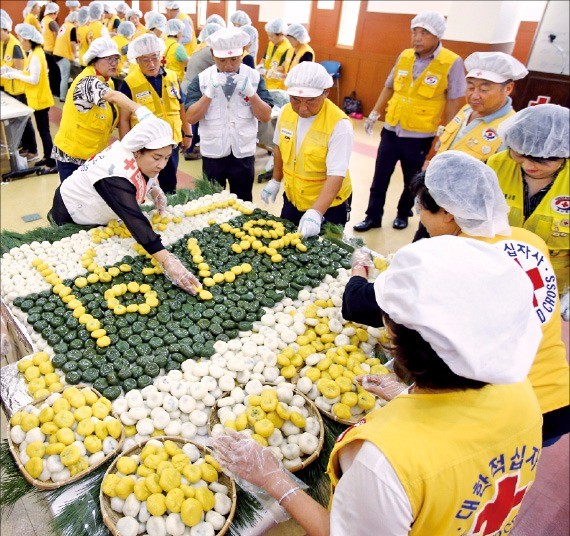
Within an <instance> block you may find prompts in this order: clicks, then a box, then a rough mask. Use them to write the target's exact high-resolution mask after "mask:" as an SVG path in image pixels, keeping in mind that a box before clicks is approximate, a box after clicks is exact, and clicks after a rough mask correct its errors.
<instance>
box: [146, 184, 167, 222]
mask: <svg viewBox="0 0 570 536" xmlns="http://www.w3.org/2000/svg"><path fill="white" fill-rule="evenodd" d="M149 194H150V197H151V198H152V202H153V203H154V208H156V210H158V213H159V214H160V215H161V216H163V215H164V212H165V210H166V206H167V205H168V202H167V201H166V194H165V193H164V192H163V191H162V188H161V187H160V186H158V184H157V185H156V186H154V187H153V188H152V189H151V190H150V192H149Z"/></svg>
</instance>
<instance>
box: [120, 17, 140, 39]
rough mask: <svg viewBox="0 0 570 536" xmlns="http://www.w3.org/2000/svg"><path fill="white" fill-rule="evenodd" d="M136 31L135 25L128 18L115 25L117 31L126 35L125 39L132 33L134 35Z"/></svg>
mask: <svg viewBox="0 0 570 536" xmlns="http://www.w3.org/2000/svg"><path fill="white" fill-rule="evenodd" d="M136 31H137V29H136V28H135V25H134V24H133V23H132V22H131V21H130V20H124V21H123V22H121V24H119V26H117V33H118V34H119V35H122V36H124V37H126V38H127V39H130V38H131V37H132V36H133V35H135V32H136Z"/></svg>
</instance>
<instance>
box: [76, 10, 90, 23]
mask: <svg viewBox="0 0 570 536" xmlns="http://www.w3.org/2000/svg"><path fill="white" fill-rule="evenodd" d="M77 13H78V15H77V22H78V23H79V24H80V25H83V24H87V23H88V22H89V8H88V7H87V6H83V7H80V8H79V11H78V12H77Z"/></svg>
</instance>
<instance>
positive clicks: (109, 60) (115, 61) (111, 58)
mask: <svg viewBox="0 0 570 536" xmlns="http://www.w3.org/2000/svg"><path fill="white" fill-rule="evenodd" d="M101 59H102V60H105V61H106V62H107V63H108V64H109V65H118V63H119V61H120V59H121V56H107V57H106V58H101Z"/></svg>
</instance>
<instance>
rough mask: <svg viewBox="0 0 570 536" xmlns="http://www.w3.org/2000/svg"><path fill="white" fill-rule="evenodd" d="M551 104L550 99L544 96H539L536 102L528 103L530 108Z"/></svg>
mask: <svg viewBox="0 0 570 536" xmlns="http://www.w3.org/2000/svg"><path fill="white" fill-rule="evenodd" d="M549 102H550V97H546V96H544V95H539V96H538V97H537V99H536V100H531V101H528V105H529V106H538V105H539V104H548V103H549Z"/></svg>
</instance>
